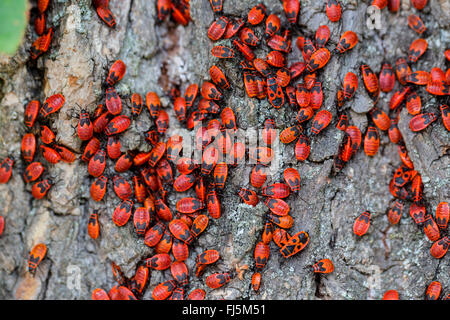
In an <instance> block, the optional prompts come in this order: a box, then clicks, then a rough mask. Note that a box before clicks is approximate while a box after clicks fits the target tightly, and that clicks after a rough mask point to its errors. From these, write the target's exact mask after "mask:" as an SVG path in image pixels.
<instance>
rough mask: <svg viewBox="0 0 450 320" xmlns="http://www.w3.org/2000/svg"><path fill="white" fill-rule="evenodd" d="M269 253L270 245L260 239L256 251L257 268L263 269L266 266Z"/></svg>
mask: <svg viewBox="0 0 450 320" xmlns="http://www.w3.org/2000/svg"><path fill="white" fill-rule="evenodd" d="M269 255H270V247H269V245H268V244H265V243H264V242H262V241H259V242H258V243H257V244H256V247H255V251H254V256H255V267H256V269H259V270H261V269H263V268H264V267H265V266H266V264H267V261H268V260H269Z"/></svg>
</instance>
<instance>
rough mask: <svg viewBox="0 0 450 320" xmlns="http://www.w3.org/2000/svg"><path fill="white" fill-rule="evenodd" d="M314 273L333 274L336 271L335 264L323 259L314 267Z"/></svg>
mask: <svg viewBox="0 0 450 320" xmlns="http://www.w3.org/2000/svg"><path fill="white" fill-rule="evenodd" d="M313 271H314V273H331V272H333V271H334V264H333V262H332V261H331V260H330V259H322V260H319V261H318V262H316V263H315V264H314V265H313Z"/></svg>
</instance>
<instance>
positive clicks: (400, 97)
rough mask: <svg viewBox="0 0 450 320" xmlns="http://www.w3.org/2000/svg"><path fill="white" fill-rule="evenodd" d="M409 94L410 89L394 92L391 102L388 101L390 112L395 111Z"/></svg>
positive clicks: (405, 88)
mask: <svg viewBox="0 0 450 320" xmlns="http://www.w3.org/2000/svg"><path fill="white" fill-rule="evenodd" d="M409 92H411V88H410V87H404V88H402V89H401V90H400V91H397V92H395V93H394V95H393V96H392V98H391V100H390V101H389V109H390V110H395V109H397V108H398V107H399V106H400V105H401V104H402V103H403V101H404V100H405V99H406V96H407V95H408V93H409Z"/></svg>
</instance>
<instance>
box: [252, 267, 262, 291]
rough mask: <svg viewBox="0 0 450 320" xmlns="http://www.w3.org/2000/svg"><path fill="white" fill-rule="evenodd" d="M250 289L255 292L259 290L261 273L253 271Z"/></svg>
mask: <svg viewBox="0 0 450 320" xmlns="http://www.w3.org/2000/svg"><path fill="white" fill-rule="evenodd" d="M251 284H252V289H253V291H255V292H258V291H259V287H260V286H261V273H259V272H254V273H253V275H252V283H251Z"/></svg>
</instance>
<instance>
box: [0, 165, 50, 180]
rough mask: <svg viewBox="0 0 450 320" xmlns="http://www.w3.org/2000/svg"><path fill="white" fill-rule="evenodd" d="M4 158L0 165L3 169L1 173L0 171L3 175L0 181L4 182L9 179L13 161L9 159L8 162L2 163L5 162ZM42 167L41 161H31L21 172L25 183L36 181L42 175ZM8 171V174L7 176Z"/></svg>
mask: <svg viewBox="0 0 450 320" xmlns="http://www.w3.org/2000/svg"><path fill="white" fill-rule="evenodd" d="M5 160H6V159H5ZM5 160H4V161H3V162H2V164H1V165H0V168H1V169H3V170H4V171H3V173H0V176H2V177H3V175H4V178H0V183H6V182H7V180H9V177H10V174H11V172H12V171H11V168H12V164H13V161H12V160H11V159H10V163H8V164H5V165H3V163H5ZM44 169H45V168H44V166H43V165H42V163H40V162H32V163H30V165H28V167H27V168H26V169H25V171H24V173H23V179H24V180H25V182H26V183H29V182H33V181H36V180H37V179H39V177H40V176H41V175H42V173H43V172H44ZM8 173H9V176H8ZM4 181H5V182H4Z"/></svg>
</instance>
